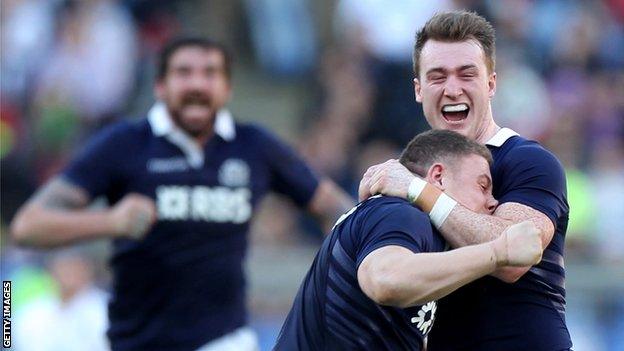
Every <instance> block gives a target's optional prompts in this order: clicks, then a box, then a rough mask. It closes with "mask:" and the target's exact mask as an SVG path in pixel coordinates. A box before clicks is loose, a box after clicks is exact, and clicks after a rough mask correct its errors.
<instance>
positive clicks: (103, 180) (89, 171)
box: [62, 124, 125, 198]
mask: <svg viewBox="0 0 624 351" xmlns="http://www.w3.org/2000/svg"><path fill="white" fill-rule="evenodd" d="M124 129H125V128H124V126H123V125H121V124H117V125H114V126H111V127H108V128H106V129H104V130H102V131H101V132H99V133H97V134H96V135H94V136H93V137H92V138H91V139H90V140H89V142H88V143H87V145H86V146H85V147H84V148H83V149H82V150H80V151H79V153H78V154H77V155H76V157H75V158H74V159H73V160H72V161H71V162H70V163H69V164H68V165H67V167H66V168H65V170H64V171H63V173H62V176H63V178H65V179H66V180H68V181H69V182H70V183H72V184H74V185H76V186H79V187H81V188H83V189H84V190H85V191H87V192H88V193H89V195H90V196H91V198H95V197H98V196H100V195H104V194H106V192H107V191H108V189H109V187H110V186H111V184H112V182H113V177H114V175H115V169H116V165H118V164H119V163H121V162H123V155H124V151H123V150H124V148H125V147H124V145H123V144H124V143H123V141H122V139H124V138H122V134H123V130H124Z"/></svg>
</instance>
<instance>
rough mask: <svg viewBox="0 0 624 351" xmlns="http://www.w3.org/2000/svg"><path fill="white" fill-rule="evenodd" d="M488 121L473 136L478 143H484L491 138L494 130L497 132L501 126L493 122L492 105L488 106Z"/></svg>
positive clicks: (494, 133)
mask: <svg viewBox="0 0 624 351" xmlns="http://www.w3.org/2000/svg"><path fill="white" fill-rule="evenodd" d="M488 116H489V118H488V122H487V125H486V127H485V128H483V130H482V132H481V133H479V134H477V135H476V137H475V141H476V142H478V143H479V144H485V143H487V142H488V140H490V139H492V137H493V136H494V135H496V132H498V131H499V130H500V129H501V127H499V126H498V124H496V122H494V117H492V106H489V107H488Z"/></svg>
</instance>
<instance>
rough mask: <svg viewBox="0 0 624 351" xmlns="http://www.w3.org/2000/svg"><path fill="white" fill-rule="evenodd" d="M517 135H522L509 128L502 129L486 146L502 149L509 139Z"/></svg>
mask: <svg viewBox="0 0 624 351" xmlns="http://www.w3.org/2000/svg"><path fill="white" fill-rule="evenodd" d="M516 135H520V134H518V133H516V132H515V131H513V130H512V129H509V128H501V129H499V130H498V132H496V134H494V136H493V137H492V138H490V140H488V141H487V142H486V143H485V145H490V146H495V147H501V146H502V145H503V144H504V143H505V142H506V141H507V139H509V138H511V137H513V136H516Z"/></svg>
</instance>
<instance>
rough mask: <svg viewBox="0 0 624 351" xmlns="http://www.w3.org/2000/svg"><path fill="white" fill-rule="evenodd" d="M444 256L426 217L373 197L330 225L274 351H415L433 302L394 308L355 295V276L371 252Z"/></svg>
mask: <svg viewBox="0 0 624 351" xmlns="http://www.w3.org/2000/svg"><path fill="white" fill-rule="evenodd" d="M388 245H399V246H403V247H405V248H407V249H409V250H411V251H412V252H414V253H418V252H438V251H444V248H445V242H444V239H442V237H441V236H440V235H439V233H438V232H437V231H436V230H435V229H433V228H432V226H431V223H430V222H429V217H428V216H427V215H426V214H425V213H423V212H422V211H420V210H419V209H416V208H414V207H413V206H411V205H410V204H409V203H408V202H407V201H405V200H403V199H399V198H395V197H384V196H375V197H372V198H369V199H368V200H366V201H364V202H362V203H360V204H359V205H358V206H357V207H355V208H354V209H353V210H351V211H350V212H348V213H347V214H345V215H344V216H343V217H342V218H341V219H339V220H338V224H336V226H335V227H334V229H333V231H332V233H331V235H329V236H328V237H327V238H326V239H325V241H324V242H323V245H322V247H321V249H320V250H319V252H318V254H317V256H316V258H315V259H314V262H313V263H312V267H311V268H310V270H309V271H308V273H307V275H306V277H305V279H304V281H303V283H302V285H301V287H300V289H299V292H298V293H297V296H296V297H295V301H294V303H293V307H292V309H291V310H290V313H289V314H288V317H287V318H286V321H285V322H284V325H283V326H282V330H281V332H280V334H279V336H278V339H277V344H276V346H275V348H274V350H279V351H281V350H284V351H294V350H302V351H303V350H311V351H313V350H336V351H338V350H416V351H418V350H421V349H422V345H423V339H424V338H425V337H426V335H427V333H428V332H429V330H431V326H432V325H433V321H434V318H435V312H436V302H435V301H431V302H429V303H427V304H425V305H422V306H414V307H410V308H405V309H402V308H395V307H387V306H381V305H378V304H376V303H375V302H374V301H373V300H371V299H370V298H368V296H366V294H364V292H363V291H362V290H361V289H360V286H359V284H358V281H357V269H358V267H359V265H360V263H361V262H362V261H363V260H364V258H365V257H366V256H367V255H368V254H369V253H371V252H373V251H374V250H376V249H378V248H381V247H384V246H388Z"/></svg>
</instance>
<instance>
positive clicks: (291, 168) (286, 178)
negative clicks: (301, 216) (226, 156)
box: [256, 127, 319, 207]
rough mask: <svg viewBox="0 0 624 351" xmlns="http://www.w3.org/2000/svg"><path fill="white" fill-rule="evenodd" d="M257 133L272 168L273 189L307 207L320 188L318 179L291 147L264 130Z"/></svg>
mask: <svg viewBox="0 0 624 351" xmlns="http://www.w3.org/2000/svg"><path fill="white" fill-rule="evenodd" d="M256 131H257V133H258V140H259V142H260V145H259V147H260V148H262V151H263V154H264V156H265V157H266V160H267V163H268V165H269V168H270V174H271V183H270V184H271V189H272V190H273V191H275V192H278V193H281V194H284V195H286V196H288V197H290V198H291V199H292V200H293V201H294V202H295V203H296V204H297V205H298V206H300V207H305V206H306V205H307V204H308V203H309V202H310V200H311V199H312V196H313V195H314V192H315V191H316V188H317V187H318V184H319V180H318V177H317V176H316V175H315V174H314V173H313V172H312V170H311V169H310V167H308V165H307V164H306V163H305V162H304V161H303V159H302V158H301V156H299V155H298V154H297V153H296V152H295V151H294V150H293V149H292V148H291V147H290V146H288V145H286V144H285V143H284V142H282V141H281V140H279V139H278V138H277V137H276V136H275V135H273V134H271V133H270V132H268V131H266V130H264V129H262V128H259V127H256Z"/></svg>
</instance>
